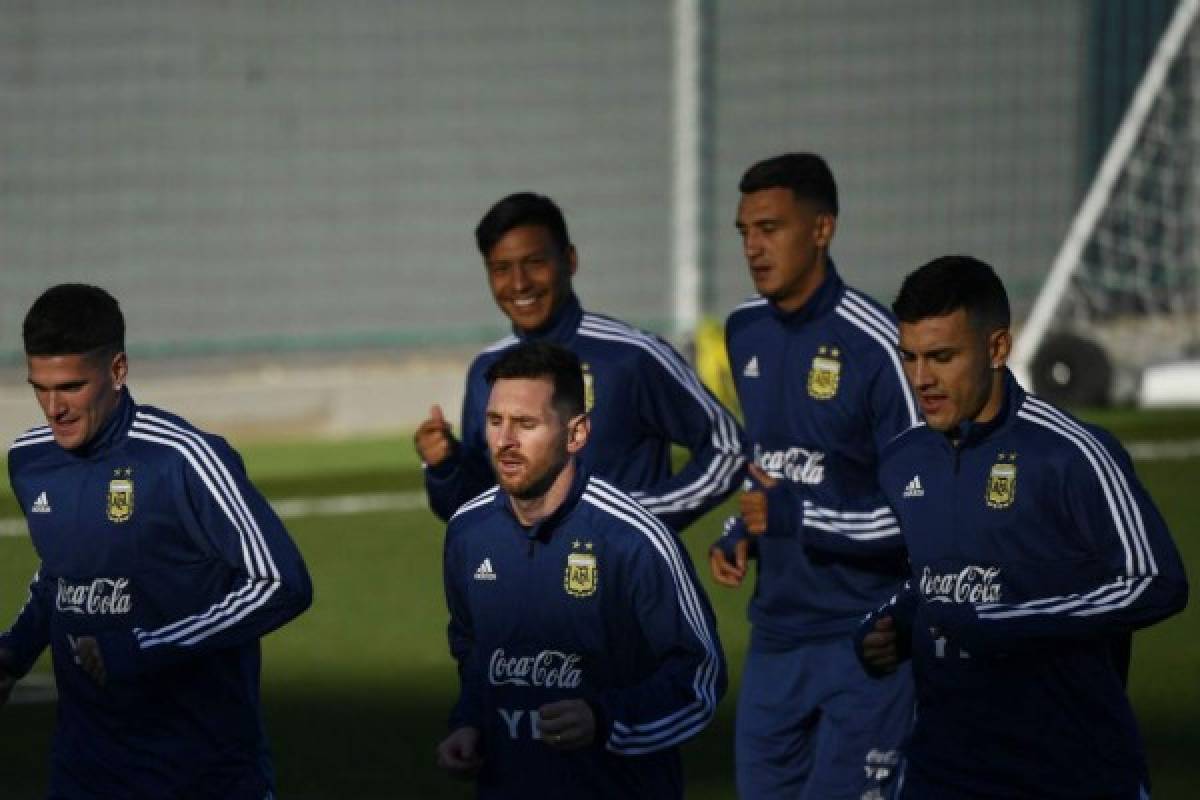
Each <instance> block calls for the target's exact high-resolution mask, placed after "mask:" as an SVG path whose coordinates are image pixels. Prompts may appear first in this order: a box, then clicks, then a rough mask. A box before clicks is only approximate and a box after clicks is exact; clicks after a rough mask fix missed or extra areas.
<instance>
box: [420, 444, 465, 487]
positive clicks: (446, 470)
mask: <svg viewBox="0 0 1200 800" xmlns="http://www.w3.org/2000/svg"><path fill="white" fill-rule="evenodd" d="M421 466H423V467H424V468H425V477H426V479H428V480H433V481H435V482H438V483H440V482H442V481H446V480H449V479H450V478H452V477H454V473H455V472H457V471H458V446H457V445H455V446H454V448H453V449H452V450H451V451H450V455H448V456H446V457H445V458H444V459H442V461H441V463H440V464H436V465H430V464H422V465H421Z"/></svg>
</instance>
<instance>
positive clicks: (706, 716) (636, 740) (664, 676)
mask: <svg viewBox="0 0 1200 800" xmlns="http://www.w3.org/2000/svg"><path fill="white" fill-rule="evenodd" d="M640 527H642V528H643V530H644V532H645V533H646V535H647V537H648V541H649V545H650V547H651V548H652V551H651V552H645V551H640V552H637V553H634V554H633V557H632V558H631V559H630V562H629V563H628V565H627V566H626V568H625V572H626V575H625V585H626V586H628V587H629V597H628V605H629V613H630V614H631V615H633V617H634V619H635V621H636V624H637V626H638V629H639V633H640V640H641V646H642V647H644V648H647V649H648V652H647V655H648V656H649V660H650V661H651V662H652V663H653V664H654V665H655V666H654V668H653V671H652V672H651V673H650V674H649V675H647V677H646V678H645V680H643V681H641V682H640V683H637V684H635V685H632V686H628V687H623V688H617V689H609V690H607V691H602V692H600V693H599V695H598V696H597V697H593V698H588V700H589V701H590V702H591V703H592V704H593V706H594V707H597V708H598V709H599V710H600V714H599V715H598V716H599V718H600V719H601V720H603V729H602V730H598V731H597V739H601V738H603V739H604V743H605V748H606V749H607V750H609V751H610V752H612V753H615V754H618V755H624V756H634V755H641V754H643V753H652V752H655V751H658V750H663V749H666V748H669V747H675V746H676V745H678V744H680V743H681V742H684V741H686V740H688V739H690V738H691V737H693V736H695V735H696V734H697V733H699V732H700V731H701V730H703V729H704V727H705V726H706V725H708V723H709V721H710V720H711V719H712V717H713V713H714V712H715V711H716V707H717V703H718V702H719V701H720V699H721V697H722V696H723V695H724V693H725V687H726V680H727V678H726V672H725V656H724V653H723V652H722V650H721V643H720V640H719V639H718V638H717V625H716V619H715V617H714V616H713V612H712V608H711V606H710V605H709V603H708V598H707V597H706V596H705V594H704V590H703V589H702V588H701V586H700V584H699V582H698V581H697V580H696V575H695V573H694V572H693V570H692V566H691V560H690V559H689V558H688V556H687V554H686V553H685V552H684V551H683V548H682V546H681V545H680V544H679V540H678V538H677V537H676V536H675V535H674V534H673V533H671V532H670V531H668V530H667V529H666V528H665V527H664V526H663V525H662V524H661V523H655V522H654V521H653V520H650V519H649V518H647V520H646V521H645V522H644V523H643V524H642V525H641V526H640Z"/></svg>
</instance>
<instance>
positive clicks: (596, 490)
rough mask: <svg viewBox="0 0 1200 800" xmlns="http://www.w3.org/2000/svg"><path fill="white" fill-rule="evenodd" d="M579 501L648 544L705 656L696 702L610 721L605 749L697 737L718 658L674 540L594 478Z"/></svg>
mask: <svg viewBox="0 0 1200 800" xmlns="http://www.w3.org/2000/svg"><path fill="white" fill-rule="evenodd" d="M583 500H584V501H585V502H587V503H589V504H591V505H593V506H595V507H596V508H598V509H600V510H601V511H603V512H604V513H606V514H608V515H610V516H613V517H616V518H617V519H620V520H622V521H623V522H625V523H627V524H629V525H631V526H632V527H633V528H634V529H636V530H637V531H639V532H640V533H641V534H642V535H644V536H645V537H646V539H647V540H648V541H649V542H650V545H651V546H652V547H653V548H654V549H655V551H657V553H658V554H659V556H660V557H662V559H663V561H664V562H665V563H666V566H667V569H668V571H669V573H670V575H671V579H672V582H673V583H674V589H675V593H676V597H677V599H678V602H679V606H680V608H681V610H682V613H683V616H684V619H685V620H686V621H687V624H688V627H689V629H690V630H691V632H692V634H693V635H694V636H695V637H696V639H697V640H698V641H699V642H700V643H701V645H702V646H703V648H704V657H703V658H702V659H701V661H700V663H699V665H698V666H697V667H696V672H695V674H694V677H693V680H692V691H693V693H694V695H695V699H694V700H692V701H691V702H690V703H688V704H687V705H686V706H684V707H683V708H680V709H677V710H675V711H673V712H671V713H670V714H667V715H665V716H663V717H661V718H659V719H656V720H652V721H649V722H639V723H628V722H625V721H622V720H620V719H614V720H613V727H612V733H611V734H610V736H609V739H608V742H607V743H606V745H605V746H606V747H607V748H608V749H609V750H610V751H612V752H614V753H620V754H623V755H638V754H641V753H649V752H653V751H656V750H661V749H663V748H666V747H671V746H673V745H676V744H678V743H680V742H682V741H684V740H686V739H688V738H690V737H691V736H694V735H695V734H696V733H698V732H699V731H700V730H701V729H703V727H704V726H705V725H707V724H708V722H709V720H710V719H712V715H713V713H714V711H715V709H716V705H717V683H718V680H719V678H720V670H721V667H720V657H719V655H718V651H717V646H716V643H715V639H714V636H713V631H712V630H711V629H710V627H709V625H708V621H707V620H706V618H705V614H704V605H703V602H702V601H701V599H700V596H699V594H698V592H697V590H696V586H695V584H694V583H693V582H692V580H690V578H689V576H688V572H687V569H686V567H685V562H684V559H685V558H687V556H686V555H685V554H683V552H682V551H681V550H680V548H679V546H678V543H677V540H676V539H675V537H674V536H672V535H671V533H670V531H668V530H667V528H666V526H664V525H663V524H662V523H661V522H660V521H659V520H658V519H656V518H655V517H654V516H652V515H651V514H649V513H648V512H647V511H646V510H645V509H643V508H641V507H640V506H639V505H638V504H637V503H636V502H634V501H633V500H632V499H631V498H629V497H628V495H625V494H624V493H622V492H621V491H620V490H618V489H616V488H614V487H613V486H612V485H610V484H608V483H606V482H605V481H602V480H600V479H598V478H595V477H593V478H591V480H590V481H589V483H588V487H587V488H586V489H585V490H584V494H583Z"/></svg>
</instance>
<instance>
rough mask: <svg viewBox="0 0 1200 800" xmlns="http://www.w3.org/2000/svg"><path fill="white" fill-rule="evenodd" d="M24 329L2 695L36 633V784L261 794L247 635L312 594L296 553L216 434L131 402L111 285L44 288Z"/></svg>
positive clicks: (234, 799) (252, 640) (91, 794)
mask: <svg viewBox="0 0 1200 800" xmlns="http://www.w3.org/2000/svg"><path fill="white" fill-rule="evenodd" d="M24 339H25V353H26V363H27V365H28V369H29V373H28V374H29V384H30V386H31V387H32V388H33V393H34V396H35V398H36V399H37V402H38V405H39V406H40V408H41V410H42V414H43V415H44V416H45V419H46V425H44V426H41V427H37V428H34V429H32V430H30V431H28V432H27V433H25V434H23V435H21V436H19V437H17V439H16V441H15V442H14V443H13V445H12V448H11V449H10V451H9V459H8V468H9V478H10V480H11V481H12V486H13V492H14V494H15V495H16V499H17V502H18V503H19V504H20V506H21V508H22V510H23V511H24V512H25V517H26V521H27V522H28V525H29V534H30V538H31V539H32V541H33V546H34V549H36V550H37V553H38V557H39V558H40V561H41V565H40V568H39V569H38V572H37V574H36V575H34V578H33V582H32V584H31V585H30V587H29V596H28V599H27V600H26V603H25V606H24V607H23V608H22V609H21V612H20V613H19V615H18V616H17V620H16V622H15V624H14V625H13V626H12V628H11V629H9V630H8V631H6V632H4V633H0V703H2V702H3V701H4V700H5V699H7V696H8V694H9V691H10V690H11V688H12V685H13V683H14V682H15V681H16V680H17V679H19V678H20V677H21V676H23V675H24V674H25V673H26V672H28V671H29V669H30V668H31V667H32V666H33V663H34V662H35V661H36V660H37V658H38V656H39V655H40V654H41V652H42V651H43V650H45V649H46V647H49V648H50V651H51V654H52V656H53V661H54V677H55V682H56V684H57V686H58V693H59V708H58V716H57V723H56V730H55V735H54V740H53V743H52V745H51V754H50V764H51V772H50V788H49V796H50V797H54V798H58V797H70V798H101V797H121V798H130V799H131V800H151V799H153V800H175V799H177V798H188V799H189V800H193V799H195V800H201V799H203V798H212V800H218V798H219V799H220V800H264V798H270V797H271V796H272V792H273V791H274V785H273V784H274V777H273V774H272V768H271V763H270V756H269V754H268V750H267V743H266V736H265V734H264V731H263V725H262V719H261V716H260V714H259V707H258V697H259V672H260V668H261V664H260V656H259V637H261V636H263V635H264V634H266V633H267V632H269V631H271V630H274V629H275V628H277V627H279V626H280V625H283V624H284V623H285V622H287V621H288V620H290V619H291V618H292V617H294V616H296V615H297V614H299V613H300V612H302V611H303V610H304V609H305V608H307V607H308V605H309V603H310V602H311V600H312V586H311V584H310V582H309V577H308V573H307V571H306V570H305V566H304V562H303V560H302V559H301V557H300V553H299V552H298V551H297V550H296V548H295V545H294V544H293V543H292V541H291V539H290V538H289V536H288V534H287V531H286V530H284V527H283V524H282V523H281V522H280V521H279V518H278V517H276V516H275V514H274V512H273V511H272V510H271V508H270V506H269V505H267V502H266V501H265V500H264V499H263V498H262V496H261V495H260V494H259V493H258V492H257V491H256V490H255V488H254V487H253V486H252V485H251V484H250V481H249V479H248V478H247V477H246V472H245V469H243V467H242V462H241V459H240V458H239V457H238V455H237V454H236V453H235V452H234V451H233V450H232V449H231V448H230V447H229V445H228V444H226V443H225V441H224V440H223V439H221V438H219V437H216V436H212V435H210V434H206V433H203V432H201V431H198V430H197V429H195V428H194V427H192V426H191V425H189V424H188V423H187V422H185V421H184V420H182V419H180V418H178V417H176V416H174V415H172V414H169V413H167V412H165V411H160V410H158V409H155V408H151V407H149V406H141V405H138V404H136V403H134V401H133V398H132V397H131V396H130V394H129V390H128V388H126V385H125V383H126V378H127V376H128V372H129V364H128V358H127V357H126V355H125V341H124V340H125V320H124V317H123V315H122V314H121V310H120V308H119V306H118V305H117V301H116V300H115V299H113V297H112V296H111V295H109V294H108V293H107V292H105V291H104V290H103V289H100V288H97V287H95V286H86V285H82V284H62V285H59V286H55V287H53V288H51V289H48V290H47V291H46V292H45V293H43V294H42V296H41V297H39V298H38V299H37V301H35V302H34V304H33V306H32V307H31V308H30V309H29V313H28V314H27V315H26V317H25V324H24Z"/></svg>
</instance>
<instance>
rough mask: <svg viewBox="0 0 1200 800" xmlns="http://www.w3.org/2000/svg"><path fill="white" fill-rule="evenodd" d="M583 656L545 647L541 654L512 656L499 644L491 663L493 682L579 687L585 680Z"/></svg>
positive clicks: (548, 687)
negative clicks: (581, 657) (582, 665)
mask: <svg viewBox="0 0 1200 800" xmlns="http://www.w3.org/2000/svg"><path fill="white" fill-rule="evenodd" d="M580 661H581V659H580V657H579V656H578V655H576V654H575V653H563V652H561V651H559V650H543V651H542V652H540V653H538V654H537V655H530V656H509V655H506V654H505V652H504V648H500V647H498V648H496V650H494V651H493V652H492V658H491V661H490V662H489V663H488V681H489V682H490V683H491V684H492V685H493V686H536V687H539V688H542V689H578V688H579V684H580V682H582V680H583V669H582V668H581V667H580V665H579V662H580Z"/></svg>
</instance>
